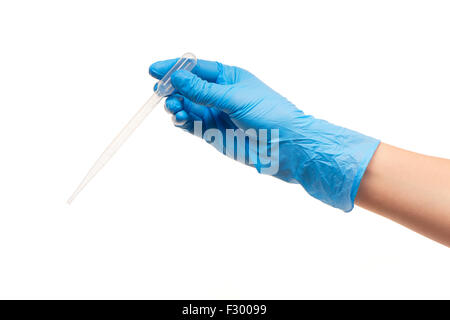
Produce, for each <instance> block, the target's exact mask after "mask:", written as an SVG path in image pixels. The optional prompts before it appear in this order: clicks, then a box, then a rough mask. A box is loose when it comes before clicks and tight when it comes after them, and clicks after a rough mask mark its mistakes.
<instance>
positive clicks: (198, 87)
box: [171, 70, 232, 108]
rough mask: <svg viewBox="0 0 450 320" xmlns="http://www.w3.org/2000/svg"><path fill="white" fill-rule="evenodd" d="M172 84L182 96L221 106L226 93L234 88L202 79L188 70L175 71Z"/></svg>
mask: <svg viewBox="0 0 450 320" xmlns="http://www.w3.org/2000/svg"><path fill="white" fill-rule="evenodd" d="M171 81H172V85H173V86H174V88H175V90H177V91H178V92H179V93H180V94H181V95H182V96H184V97H186V98H187V99H189V100H191V101H192V102H194V103H197V104H201V105H203V106H207V107H217V108H221V106H222V104H223V101H225V100H226V99H224V98H225V95H226V93H227V92H228V91H229V90H230V89H231V88H232V87H231V86H228V85H221V84H216V83H212V82H208V81H206V80H203V79H201V78H200V77H198V76H197V75H195V74H193V73H192V72H189V71H186V70H178V71H175V72H174V73H173V75H172V78H171Z"/></svg>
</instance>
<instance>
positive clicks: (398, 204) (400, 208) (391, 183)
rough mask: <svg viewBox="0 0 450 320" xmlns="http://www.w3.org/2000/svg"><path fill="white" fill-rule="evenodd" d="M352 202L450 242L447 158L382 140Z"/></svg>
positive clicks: (436, 238) (428, 235)
mask: <svg viewBox="0 0 450 320" xmlns="http://www.w3.org/2000/svg"><path fill="white" fill-rule="evenodd" d="M355 203H356V204H357V205H359V206H361V207H363V208H365V209H368V210H370V211H373V212H376V213H378V214H380V215H382V216H384V217H386V218H389V219H391V220H393V221H396V222H398V223H400V224H402V225H404V226H406V227H408V228H410V229H412V230H414V231H416V232H418V233H421V234H422V235H424V236H427V237H429V238H431V239H433V240H435V241H438V242H441V243H442V244H445V245H447V246H450V160H446V159H440V158H435V157H429V156H425V155H421V154H417V153H413V152H409V151H406V150H402V149H399V148H396V147H393V146H390V145H387V144H384V143H381V144H380V146H379V147H378V149H377V151H376V152H375V154H374V156H373V158H372V160H371V162H370V164H369V166H368V167H367V170H366V172H365V174H364V177H363V179H362V181H361V185H360V187H359V190H358V193H357V196H356V199H355Z"/></svg>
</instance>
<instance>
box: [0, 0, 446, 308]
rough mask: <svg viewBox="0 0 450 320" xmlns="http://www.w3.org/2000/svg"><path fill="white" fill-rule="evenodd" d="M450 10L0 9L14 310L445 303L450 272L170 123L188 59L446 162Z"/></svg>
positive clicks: (416, 244) (5, 278) (38, 5)
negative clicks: (169, 70) (152, 69)
mask: <svg viewBox="0 0 450 320" xmlns="http://www.w3.org/2000/svg"><path fill="white" fill-rule="evenodd" d="M449 16H450V4H449V3H448V1H392V0H391V1H307V2H300V1H275V2H274V1H268V2H265V1H253V2H252V1H230V0H227V1H167V0H164V1H5V0H2V1H1V2H0V147H1V148H0V298H44V299H46V298H62V299H65V298H87V299H90V298H137V299H148V298H210V299H216V298H236V299H241V298H254V299H258V298H274V299H277V298H288V299H291V298H292V299H295V298H450V292H449V290H450V289H449V288H450V274H449V272H448V271H449V270H450V252H449V250H448V249H447V248H446V247H444V246H442V245H440V244H437V243H434V242H432V241H431V240H428V239H426V238H423V237H422V236H419V235H417V234H415V233H414V232H412V231H409V230H407V229H405V228H403V227H401V226H399V225H396V224H395V223H393V222H391V221H389V220H386V219H384V218H381V217H379V216H377V215H375V214H373V213H370V212H368V211H365V210H362V209H360V208H355V210H354V211H353V212H352V213H349V214H345V213H343V212H340V211H339V210H336V209H333V208H331V207H328V206H326V205H324V204H322V203H321V202H319V201H317V200H315V199H313V198H311V197H309V196H308V195H307V194H306V192H305V191H304V190H303V189H302V187H300V186H299V185H290V184H287V183H284V182H281V181H278V180H276V179H274V178H271V177H268V176H262V175H258V174H257V173H256V171H255V170H254V169H252V168H249V167H246V166H243V165H241V164H239V163H236V162H234V161H233V160H231V159H227V158H226V157H224V156H222V155H221V154H219V153H218V152H216V151H215V150H214V149H213V148H212V147H211V146H209V145H207V144H206V143H204V142H203V141H201V140H200V139H198V138H195V137H192V136H190V135H188V134H187V133H185V132H183V131H181V130H179V129H177V128H174V127H173V126H172V124H171V121H170V116H169V115H167V114H165V112H164V111H163V108H161V107H160V108H158V109H157V110H156V111H155V112H154V113H153V114H151V116H150V117H149V118H148V119H147V120H146V122H144V124H143V126H142V127H141V128H139V129H138V130H137V131H136V132H135V134H134V136H133V137H132V138H131V139H130V140H129V141H128V142H127V143H126V145H124V147H123V149H121V150H120V152H119V153H118V154H117V155H116V157H115V158H114V159H113V160H112V161H111V162H110V163H109V164H108V165H107V166H106V167H105V168H104V170H103V171H102V172H101V173H100V174H99V175H98V176H97V177H96V178H95V179H94V180H93V181H92V182H91V184H90V185H88V187H87V188H86V189H85V190H84V191H83V193H81V194H80V196H79V198H78V199H76V201H75V202H74V203H73V205H72V206H69V205H67V204H66V200H67V198H68V197H69V195H70V194H71V192H72V191H73V189H74V188H75V187H76V185H77V184H78V183H79V181H80V180H81V178H82V177H83V176H84V175H85V173H86V172H87V170H88V169H89V167H90V166H91V164H92V163H93V162H94V160H95V159H96V158H97V156H98V155H99V154H100V153H101V151H102V150H103V149H104V147H105V146H106V145H107V144H108V143H109V142H110V140H111V139H112V138H113V137H114V136H115V134H116V133H117V132H118V131H119V130H120V129H121V127H122V126H123V125H124V124H125V123H126V122H127V120H128V118H130V117H131V116H132V115H133V114H134V112H135V111H136V110H137V109H138V108H139V107H140V106H141V105H142V104H143V103H144V102H145V101H146V99H147V98H148V97H149V95H150V94H151V93H152V86H153V84H154V82H155V81H154V80H153V79H152V78H151V77H150V76H149V75H148V67H149V65H150V64H151V63H152V62H154V61H156V60H160V59H166V58H173V57H176V56H179V55H181V54H183V53H184V52H186V51H192V52H194V53H195V54H196V55H197V56H198V57H200V58H203V59H210V60H219V61H222V62H224V63H226V64H233V65H238V66H241V67H243V68H246V69H248V70H250V71H252V72H253V73H254V74H256V75H257V76H258V77H260V78H261V79H262V80H263V81H265V82H266V83H267V84H269V85H270V86H272V87H273V88H274V89H275V90H277V91H279V92H280V93H281V94H283V95H284V96H286V97H288V98H289V100H291V101H293V102H294V103H295V104H296V105H297V106H298V107H299V108H302V109H303V110H304V111H305V112H306V113H310V114H313V115H315V116H316V117H319V118H324V119H326V120H328V121H331V122H334V123H336V124H340V125H342V126H346V127H349V128H352V129H354V130H358V131H361V132H364V133H365V134H367V135H371V136H374V137H377V138H379V139H381V140H383V141H385V142H388V143H391V144H394V145H397V146H399V147H403V148H406V149H410V150H414V151H417V152H422V153H426V154H431V155H435V156H441V157H446V158H450V148H449V140H448V138H449V136H450V128H449V114H450V113H449V110H450V94H449V88H450V76H449V75H450V59H449V57H450V42H449V37H450V19H449Z"/></svg>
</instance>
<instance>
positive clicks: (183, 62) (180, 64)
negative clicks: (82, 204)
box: [67, 53, 197, 204]
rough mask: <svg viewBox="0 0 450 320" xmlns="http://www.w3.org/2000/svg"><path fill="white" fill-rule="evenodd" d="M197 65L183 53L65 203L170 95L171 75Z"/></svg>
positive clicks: (77, 192)
mask: <svg viewBox="0 0 450 320" xmlns="http://www.w3.org/2000/svg"><path fill="white" fill-rule="evenodd" d="M196 64H197V58H196V57H195V56H194V55H193V54H192V53H185V54H184V55H183V56H182V57H181V58H180V59H179V60H178V61H177V62H176V63H175V65H174V66H173V67H172V68H171V69H170V70H169V71H168V72H167V73H166V75H165V76H164V77H163V78H162V79H161V80H160V81H159V82H158V86H157V89H156V91H155V93H154V94H153V95H152V96H151V97H150V99H148V101H147V102H146V103H145V104H144V105H143V106H142V107H141V109H139V111H138V112H137V113H136V114H135V115H134V116H133V118H131V120H130V121H129V122H128V124H127V125H126V126H125V127H124V128H123V129H122V131H120V132H119V134H118V135H117V136H116V138H115V139H114V140H113V141H112V142H111V143H110V145H109V146H108V147H107V148H106V149H105V151H103V153H102V154H101V155H100V157H99V158H98V159H97V161H96V162H95V163H94V165H93V166H92V168H91V169H90V170H89V171H88V173H87V175H86V176H85V177H84V179H83V180H82V181H81V183H80V185H79V186H78V187H77V188H76V189H75V191H74V193H73V194H72V196H71V197H70V198H69V200H67V203H69V204H70V203H72V201H73V200H74V199H75V197H76V196H77V195H78V194H79V193H80V192H81V190H83V189H84V187H85V186H86V185H87V184H88V183H89V181H91V180H92V178H93V177H94V176H95V175H96V174H97V173H98V172H99V171H100V170H101V169H102V168H103V167H104V166H105V164H106V163H107V162H108V161H109V160H110V159H111V158H112V156H113V155H114V154H115V153H116V152H117V150H119V148H120V147H121V146H122V144H123V143H124V142H125V141H126V140H127V139H128V137H129V136H130V135H131V134H132V133H133V132H134V130H135V129H136V128H137V127H139V125H140V124H141V123H142V122H143V121H144V119H145V118H146V117H147V116H148V115H149V114H150V112H152V110H153V109H154V108H155V107H156V106H157V105H158V103H159V102H160V101H161V99H162V98H164V97H166V96H168V95H170V94H171V93H172V92H173V91H174V88H173V86H172V83H171V82H170V77H171V75H172V73H174V72H175V71H177V70H181V69H183V70H188V71H191V70H192V69H193V68H194V67H195V65H196Z"/></svg>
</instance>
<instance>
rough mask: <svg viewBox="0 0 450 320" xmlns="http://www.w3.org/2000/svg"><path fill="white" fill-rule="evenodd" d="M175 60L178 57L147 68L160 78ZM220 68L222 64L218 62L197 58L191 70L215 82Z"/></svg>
mask: <svg viewBox="0 0 450 320" xmlns="http://www.w3.org/2000/svg"><path fill="white" fill-rule="evenodd" d="M177 61H178V58H177V59H169V60H163V61H158V62H155V63H153V64H152V65H151V66H150V68H149V72H150V75H151V76H152V77H154V78H156V79H158V80H160V79H161V78H162V77H164V75H165V74H166V73H167V72H168V71H169V70H170V68H172V67H173V65H174V64H175V63H176V62H177ZM222 69H223V65H222V64H221V63H220V62H216V61H207V60H200V59H199V60H197V65H196V66H195V67H194V69H193V70H192V73H195V74H196V75H198V76H199V77H200V78H202V79H203V80H206V81H209V82H216V80H217V77H218V76H219V74H220V72H221V71H222Z"/></svg>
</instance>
